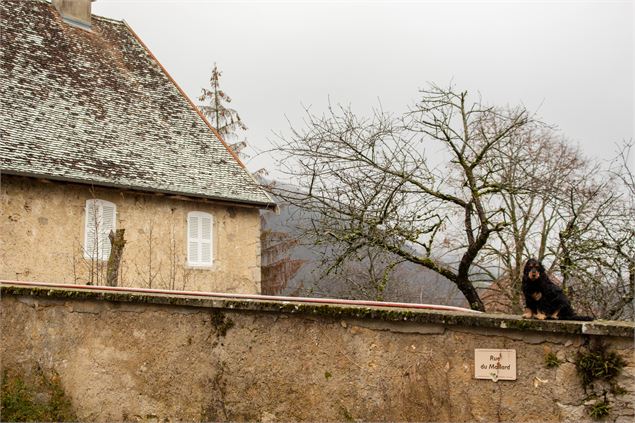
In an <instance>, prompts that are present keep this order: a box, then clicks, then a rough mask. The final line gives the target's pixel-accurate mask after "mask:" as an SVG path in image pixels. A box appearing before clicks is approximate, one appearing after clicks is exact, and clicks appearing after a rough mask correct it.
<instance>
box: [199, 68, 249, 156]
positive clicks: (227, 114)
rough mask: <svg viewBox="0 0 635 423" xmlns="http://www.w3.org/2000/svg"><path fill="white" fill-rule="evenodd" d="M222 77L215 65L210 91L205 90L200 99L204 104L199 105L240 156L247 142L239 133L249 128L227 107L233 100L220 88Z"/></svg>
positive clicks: (233, 110)
mask: <svg viewBox="0 0 635 423" xmlns="http://www.w3.org/2000/svg"><path fill="white" fill-rule="evenodd" d="M221 75H222V72H221V71H220V70H219V69H218V66H217V65H216V63H214V69H212V76H211V77H210V80H209V82H210V89H206V88H203V89H202V92H201V95H200V96H199V98H198V99H199V101H201V102H203V104H200V105H199V109H200V110H201V112H202V113H203V115H205V117H206V118H207V119H208V120H209V122H210V123H211V124H212V125H213V126H214V127H215V128H216V130H217V131H218V132H219V133H220V134H221V136H222V137H223V139H224V140H225V141H227V142H232V143H230V145H229V146H230V148H231V149H232V150H234V152H235V153H236V154H240V152H241V150H242V149H243V148H245V147H246V146H247V142H246V141H245V140H244V139H243V140H240V139H239V136H238V132H239V131H245V130H247V126H246V125H245V124H244V123H243V121H242V120H241V119H240V115H239V114H238V112H237V111H236V110H235V109H232V108H230V107H228V106H227V105H228V104H229V103H231V101H232V100H231V98H230V97H229V96H228V95H227V94H226V93H225V92H224V91H223V90H222V89H221V87H220V77H221Z"/></svg>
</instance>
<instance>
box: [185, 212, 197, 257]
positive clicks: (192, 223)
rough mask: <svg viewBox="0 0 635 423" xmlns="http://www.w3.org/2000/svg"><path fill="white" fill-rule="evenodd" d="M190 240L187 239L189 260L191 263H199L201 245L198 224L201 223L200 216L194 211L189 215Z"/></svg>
mask: <svg viewBox="0 0 635 423" xmlns="http://www.w3.org/2000/svg"><path fill="white" fill-rule="evenodd" d="M187 220H188V222H187V224H188V231H187V232H188V240H187V257H188V259H187V261H188V262H189V263H190V264H191V265H194V266H196V265H198V262H199V254H198V252H199V250H200V246H199V242H198V240H199V235H198V234H199V232H200V231H199V230H198V225H199V223H198V222H199V218H198V216H196V215H194V213H190V214H189V215H188V219H187Z"/></svg>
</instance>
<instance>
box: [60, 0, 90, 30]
mask: <svg viewBox="0 0 635 423" xmlns="http://www.w3.org/2000/svg"><path fill="white" fill-rule="evenodd" d="M93 1H94V0H53V6H55V8H56V9H57V11H58V12H59V13H60V15H62V19H63V20H64V22H66V23H67V24H69V25H73V26H76V27H78V28H82V29H86V30H88V31H90V6H91V3H92V2H93Z"/></svg>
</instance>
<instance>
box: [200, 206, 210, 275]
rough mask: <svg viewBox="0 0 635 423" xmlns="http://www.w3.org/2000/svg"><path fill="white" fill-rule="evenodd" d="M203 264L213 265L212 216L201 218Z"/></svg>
mask: <svg viewBox="0 0 635 423" xmlns="http://www.w3.org/2000/svg"><path fill="white" fill-rule="evenodd" d="M201 264H203V265H207V266H211V264H212V216H210V215H207V216H201Z"/></svg>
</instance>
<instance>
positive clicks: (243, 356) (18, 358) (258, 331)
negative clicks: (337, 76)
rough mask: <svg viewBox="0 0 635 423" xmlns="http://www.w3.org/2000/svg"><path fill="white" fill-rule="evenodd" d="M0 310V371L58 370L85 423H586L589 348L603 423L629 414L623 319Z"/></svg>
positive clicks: (397, 312)
mask: <svg viewBox="0 0 635 423" xmlns="http://www.w3.org/2000/svg"><path fill="white" fill-rule="evenodd" d="M1 301H2V316H1V317H2V319H1V325H2V326H1V329H2V332H1V348H2V350H1V353H2V357H1V358H2V366H3V369H4V370H11V371H21V372H24V373H28V372H29V371H31V370H30V369H33V368H35V367H39V368H40V369H42V370H43V371H44V372H49V373H51V374H55V375H56V377H57V378H58V380H59V381H60V382H61V385H62V386H63V388H64V390H65V391H66V393H67V394H68V395H69V396H70V397H71V400H72V403H73V405H74V407H75V408H76V411H77V413H78V417H79V418H80V419H81V420H85V421H121V420H127V421H175V420H191V421H199V420H209V421H229V420H231V421H487V422H491V421H571V422H574V421H575V422H578V421H588V420H591V418H590V417H589V414H588V413H589V410H590V407H591V406H592V405H593V404H594V403H595V402H596V401H597V399H595V398H591V397H590V396H589V395H590V393H589V392H587V393H585V391H584V390H583V388H582V386H581V383H580V378H579V376H578V375H577V373H576V366H575V364H574V361H575V357H576V355H577V353H578V352H579V351H583V350H584V348H585V346H587V345H589V344H597V343H599V342H601V343H604V344H605V345H608V346H609V348H610V350H611V351H615V352H617V353H619V354H620V355H621V356H622V357H623V358H624V359H625V360H626V362H627V366H626V367H625V368H624V369H623V371H622V373H621V374H620V376H619V377H618V378H617V380H616V381H615V382H616V383H617V384H618V385H619V386H621V387H623V388H625V391H624V392H621V393H619V394H616V395H614V394H611V393H608V398H609V399H610V401H611V415H610V416H609V418H608V420H606V421H619V422H627V421H629V422H630V421H632V419H633V416H634V411H633V398H634V397H633V394H634V391H635V386H634V385H635V383H634V381H635V360H634V358H633V329H634V325H633V324H631V323H624V322H622V323H618V322H592V323H577V322H553V321H544V322H540V321H524V320H522V319H520V318H518V317H516V316H501V315H485V314H473V313H458V312H439V311H423V310H414V309H407V310H405V309H390V308H368V307H359V306H335V305H317V304H313V305H312V304H301V303H288V302H287V303H281V302H268V301H254V300H231V299H218V298H204V297H193V296H190V297H185V296H182V297H177V296H165V295H158V294H154V295H150V294H130V293H117V292H110V293H98V292H84V291H76V290H63V289H45V288H25V287H17V286H9V285H6V284H5V285H4V286H3V288H2V299H1ZM476 348H493V349H513V350H515V351H516V354H517V380H515V381H498V382H493V381H491V380H480V379H479V380H477V379H475V378H474V349H476ZM548 353H553V354H554V355H555V356H556V357H557V358H558V359H559V360H560V361H561V363H560V364H559V365H558V366H555V367H552V368H550V367H547V365H546V362H545V357H546V356H547V355H548ZM602 386H604V387H605V388H606V389H608V388H607V387H608V385H602ZM602 386H600V385H598V384H596V386H595V388H596V390H597V389H598V388H599V389H603V388H602Z"/></svg>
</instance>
